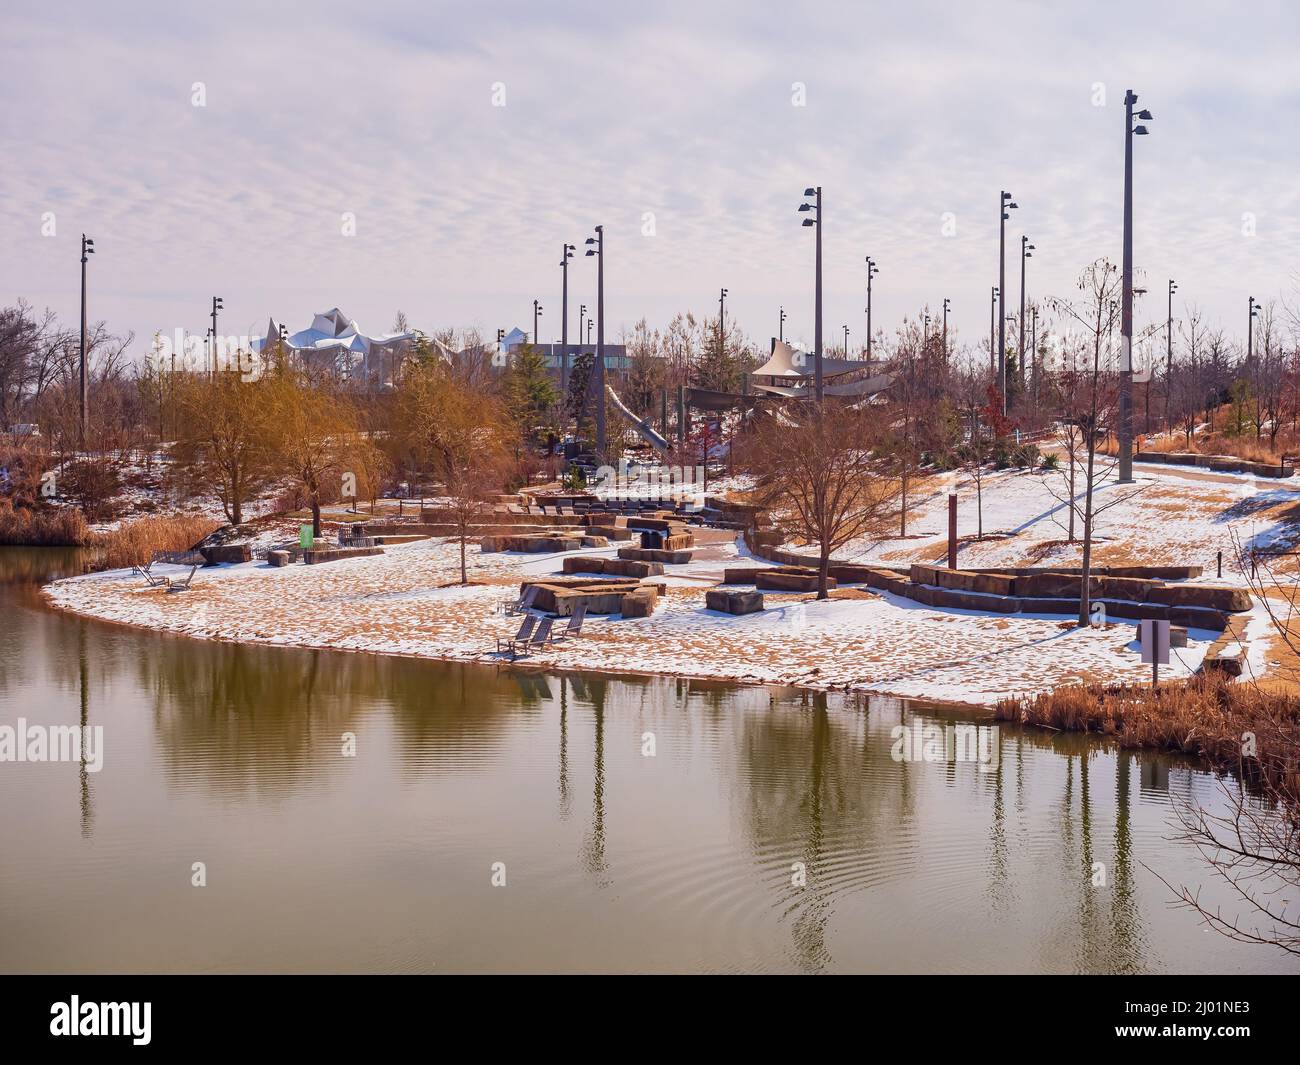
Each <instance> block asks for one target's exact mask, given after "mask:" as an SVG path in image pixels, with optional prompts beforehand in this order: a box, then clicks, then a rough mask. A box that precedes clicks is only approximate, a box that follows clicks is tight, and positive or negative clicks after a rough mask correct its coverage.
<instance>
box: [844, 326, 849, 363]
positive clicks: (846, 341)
mask: <svg viewBox="0 0 1300 1065" xmlns="http://www.w3.org/2000/svg"><path fill="white" fill-rule="evenodd" d="M844 357H845V358H846V359H847V358H848V357H849V327H848V326H847V325H846V326H845V327H844Z"/></svg>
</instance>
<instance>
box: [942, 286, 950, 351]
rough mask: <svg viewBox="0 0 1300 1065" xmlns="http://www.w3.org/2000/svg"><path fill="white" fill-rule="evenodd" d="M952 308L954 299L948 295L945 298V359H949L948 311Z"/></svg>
mask: <svg viewBox="0 0 1300 1065" xmlns="http://www.w3.org/2000/svg"><path fill="white" fill-rule="evenodd" d="M950 310H952V300H950V299H949V298H948V297H947V296H944V298H943V357H944V361H947V359H948V312H949V311H950Z"/></svg>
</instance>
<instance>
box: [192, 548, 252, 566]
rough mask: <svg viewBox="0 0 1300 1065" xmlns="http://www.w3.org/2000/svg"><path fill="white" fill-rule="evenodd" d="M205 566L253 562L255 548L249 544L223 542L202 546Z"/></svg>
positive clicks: (200, 550)
mask: <svg viewBox="0 0 1300 1065" xmlns="http://www.w3.org/2000/svg"><path fill="white" fill-rule="evenodd" d="M199 553H200V554H201V555H202V556H203V564H204V565H205V566H220V565H222V564H223V563H237V562H251V561H252V560H253V549H252V547H250V546H249V545H248V544H221V545H219V546H216V547H201V548H199Z"/></svg>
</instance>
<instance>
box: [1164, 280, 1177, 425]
mask: <svg viewBox="0 0 1300 1065" xmlns="http://www.w3.org/2000/svg"><path fill="white" fill-rule="evenodd" d="M1177 291H1178V282H1177V281H1175V280H1174V279H1173V278H1172V277H1171V278H1170V279H1169V291H1168V295H1169V303H1168V306H1167V307H1166V308H1165V432H1166V433H1168V432H1169V393H1170V392H1172V391H1173V388H1172V385H1173V381H1174V293H1175V292H1177Z"/></svg>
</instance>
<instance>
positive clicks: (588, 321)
mask: <svg viewBox="0 0 1300 1065" xmlns="http://www.w3.org/2000/svg"><path fill="white" fill-rule="evenodd" d="M595 324H596V319H594V318H588V319H587V347H591V327H592V326H593V325H595Z"/></svg>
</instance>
